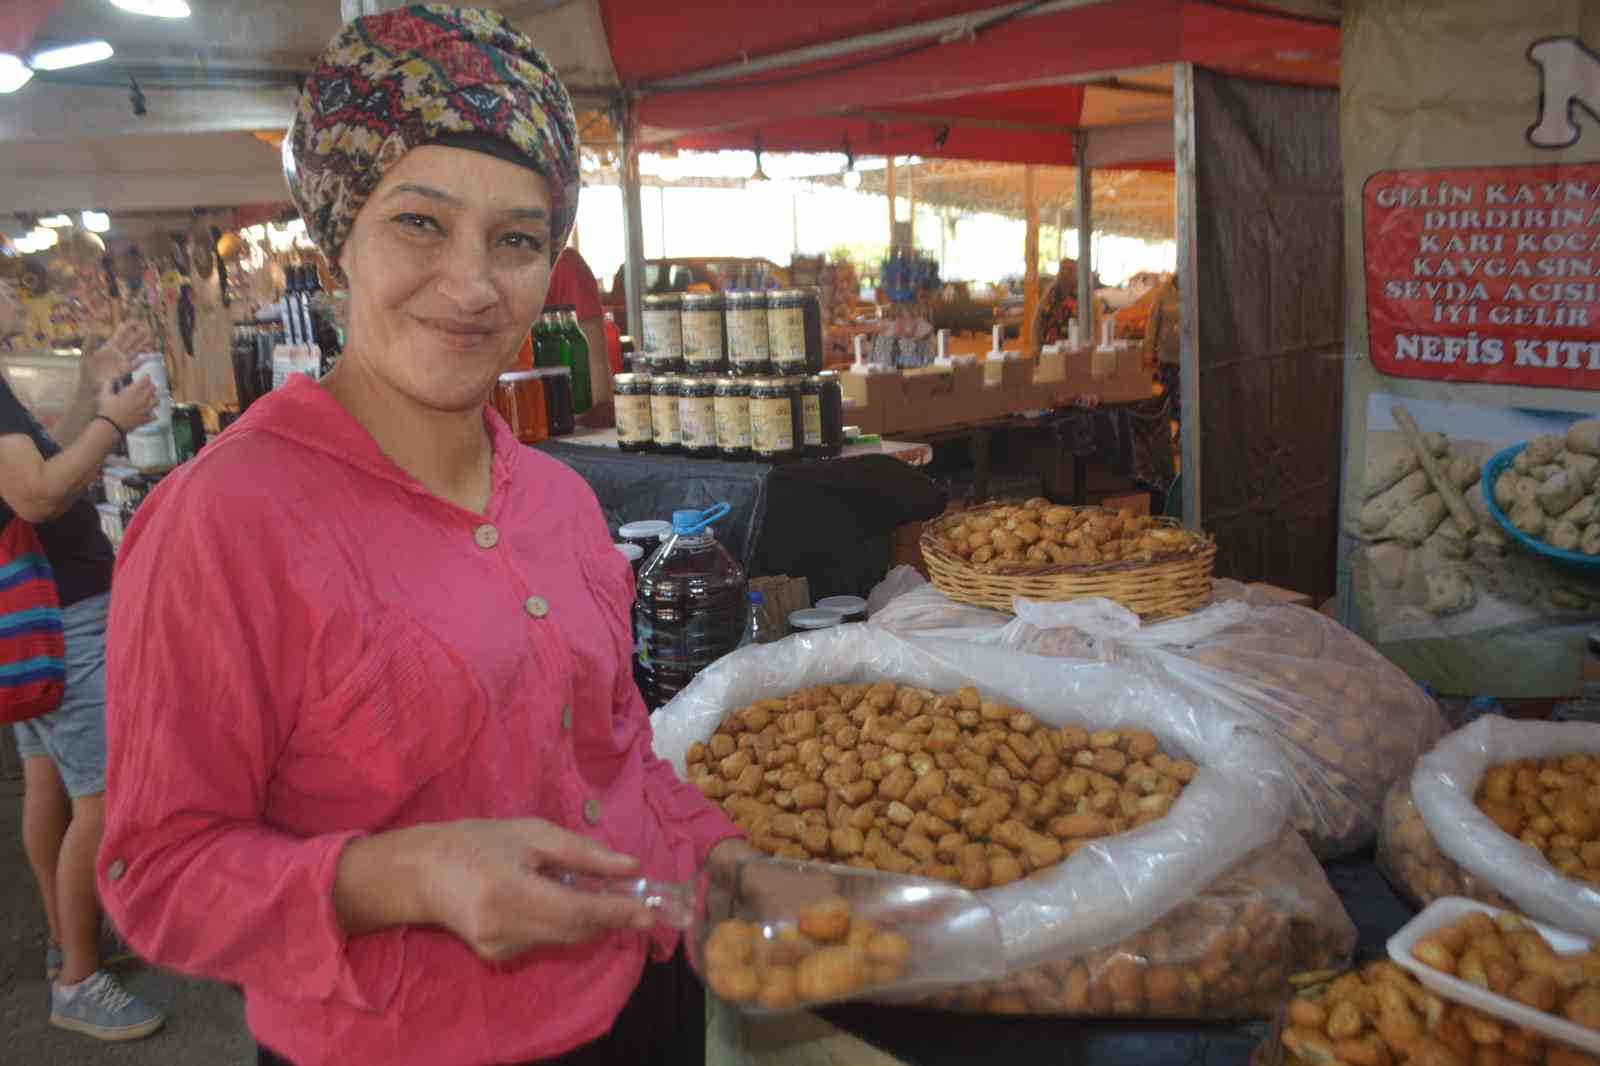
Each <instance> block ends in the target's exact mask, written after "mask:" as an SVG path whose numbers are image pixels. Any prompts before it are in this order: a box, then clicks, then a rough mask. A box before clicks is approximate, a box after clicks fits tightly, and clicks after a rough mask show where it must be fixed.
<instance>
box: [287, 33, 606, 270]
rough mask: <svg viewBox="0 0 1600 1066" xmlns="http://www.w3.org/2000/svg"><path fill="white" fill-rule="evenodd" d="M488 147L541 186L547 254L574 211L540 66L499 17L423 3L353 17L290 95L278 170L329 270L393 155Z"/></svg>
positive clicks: (556, 117)
mask: <svg viewBox="0 0 1600 1066" xmlns="http://www.w3.org/2000/svg"><path fill="white" fill-rule="evenodd" d="M431 142H443V143H446V144H460V145H467V146H486V147H488V148H490V149H491V150H493V149H499V150H498V151H494V154H495V155H500V156H502V157H503V158H509V159H512V160H513V161H515V162H518V163H522V164H523V165H525V166H527V167H529V168H530V169H532V170H534V171H536V172H538V173H539V174H542V175H543V176H544V177H545V178H546V179H547V180H548V181H549V182H550V194H551V207H552V215H553V217H552V218H551V220H550V237H551V242H550V254H551V258H552V260H553V259H554V257H555V256H556V255H559V254H560V251H561V249H562V247H564V246H565V245H566V243H567V235H568V234H569V233H570V232H571V231H572V224H573V221H574V220H575V219H576V217H577V212H578V189H579V185H580V181H579V172H578V126H577V122H576V120H575V119H574V118H573V115H572V101H571V100H570V99H568V97H567V90H566V88H565V87H564V86H563V85H562V84H561V79H560V78H558V77H557V76H556V72H555V68H554V67H552V66H551V65H550V62H549V60H547V59H545V57H544V55H543V54H541V53H540V52H539V50H538V49H536V48H535V47H534V46H533V42H532V41H530V40H529V39H528V38H527V37H526V36H525V35H524V34H523V33H522V32H521V31H519V30H517V29H516V27H514V26H512V25H511V23H510V22H508V21H506V19H505V17H504V16H503V15H501V14H499V13H498V12H494V11H484V10H479V9H477V8H455V7H449V6H447V5H444V4H426V5H417V6H414V7H408V8H404V9H402V10H399V11H391V12H388V13H386V14H382V15H371V16H368V17H366V18H359V19H355V20H353V21H351V22H349V23H347V24H346V25H345V27H344V28H343V29H341V30H340V31H339V33H338V34H337V35H336V36H335V37H334V39H333V41H332V43H331V44H329V46H328V50H327V51H326V52H324V53H323V55H322V57H321V58H320V59H318V60H317V64H316V66H315V67H314V68H313V69H312V71H311V76H310V77H309V78H308V79H307V80H306V84H305V88H304V90H303V91H302V92H301V93H300V102H299V104H298V106H297V107H296V109H295V117H294V122H293V125H291V127H290V129H289V135H288V136H287V137H285V138H284V142H283V170H284V176H285V177H286V178H287V179H288V182H289V192H290V194H291V195H292V196H293V197H294V202H295V206H296V207H298V208H299V209H300V216H301V217H302V218H303V219H305V223H306V229H307V231H308V232H309V233H310V236H311V239H312V240H314V241H315V242H316V244H317V247H318V248H320V249H322V253H323V254H324V255H326V256H327V257H328V261H329V263H330V264H332V265H334V266H335V269H336V270H337V264H338V260H339V254H340V252H341V251H342V250H343V248H344V242H345V240H346V239H347V238H348V237H349V236H350V227H351V226H352V225H353V224H354V223H355V218H356V214H357V212H359V211H360V210H361V206H362V205H363V204H364V203H366V201H367V197H369V196H371V195H372V190H373V189H375V188H377V186H378V183H379V181H381V180H382V178H383V175H384V172H385V171H387V170H388V169H389V168H390V167H391V166H393V165H394V164H395V162H396V161H398V160H399V159H400V157H401V156H403V155H405V154H406V152H408V151H410V150H411V149H413V148H416V147H418V146H419V145H424V144H428V143H431Z"/></svg>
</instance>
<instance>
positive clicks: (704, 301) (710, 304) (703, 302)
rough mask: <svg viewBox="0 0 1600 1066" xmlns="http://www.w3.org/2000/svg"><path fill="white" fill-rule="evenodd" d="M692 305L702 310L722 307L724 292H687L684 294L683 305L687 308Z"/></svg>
mask: <svg viewBox="0 0 1600 1066" xmlns="http://www.w3.org/2000/svg"><path fill="white" fill-rule="evenodd" d="M691 305H692V306H693V307H694V308H695V309H696V310H700V311H705V310H709V309H711V308H715V307H721V306H722V294H721V293H720V292H686V293H684V294H683V306H684V308H685V309H687V308H689V307H690V306H691Z"/></svg>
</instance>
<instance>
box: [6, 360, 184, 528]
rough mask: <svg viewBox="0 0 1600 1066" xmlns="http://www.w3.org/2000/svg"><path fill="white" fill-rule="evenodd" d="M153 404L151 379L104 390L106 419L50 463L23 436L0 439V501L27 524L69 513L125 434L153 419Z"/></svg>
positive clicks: (101, 402)
mask: <svg viewBox="0 0 1600 1066" xmlns="http://www.w3.org/2000/svg"><path fill="white" fill-rule="evenodd" d="M155 405H156V393H155V387H154V386H153V385H151V384H150V383H149V382H148V381H140V382H136V383H135V384H134V385H133V386H131V387H130V388H127V389H124V390H123V391H122V392H112V391H111V385H110V384H106V385H104V386H102V387H101V390H100V395H99V397H98V402H97V411H98V413H99V414H100V415H103V416H104V418H103V419H102V418H91V420H90V423H89V426H88V428H87V429H84V430H83V431H82V432H80V433H79V434H78V435H77V439H76V440H74V441H73V442H72V443H71V444H69V445H68V446H67V447H65V448H63V449H62V450H61V451H60V452H58V453H56V454H55V455H53V456H51V457H50V458H49V459H46V458H45V457H44V455H43V453H41V452H40V451H39V448H38V445H36V444H34V442H33V438H32V437H29V436H28V435H27V434H25V433H8V434H6V435H5V436H0V499H3V500H5V502H6V506H8V507H10V508H11V510H12V511H14V512H16V514H17V516H18V517H19V518H21V519H22V520H23V521H24V522H32V523H35V524H37V523H39V522H48V521H50V520H51V519H52V518H58V517H60V516H61V515H63V514H65V513H66V511H67V509H68V508H70V507H71V506H72V504H73V502H74V501H76V500H77V498H78V497H79V496H80V495H82V493H83V490H84V489H86V488H88V487H89V485H90V483H91V482H93V481H94V479H95V477H96V475H98V474H99V473H100V464H101V463H103V462H104V461H105V458H106V456H107V455H110V454H111V449H112V448H114V447H116V445H117V444H118V443H119V442H120V440H121V438H122V435H123V434H125V433H127V432H128V431H129V430H131V429H133V428H134V427H135V426H138V425H140V424H141V423H143V422H144V421H145V419H147V418H149V417H150V412H151V411H153V410H155ZM105 419H109V420H110V422H111V423H115V427H113V426H112V425H111V424H109V423H108V422H107V421H105ZM118 430H121V433H119V432H118Z"/></svg>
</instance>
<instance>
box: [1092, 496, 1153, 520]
mask: <svg viewBox="0 0 1600 1066" xmlns="http://www.w3.org/2000/svg"><path fill="white" fill-rule="evenodd" d="M1095 506H1097V507H1106V508H1109V509H1111V510H1113V511H1120V510H1122V509H1123V508H1127V509H1128V510H1130V511H1132V512H1133V513H1134V514H1138V515H1147V514H1149V513H1150V494H1149V493H1148V492H1124V493H1119V494H1118V495H1116V496H1106V497H1104V498H1103V499H1101V500H1100V501H1099V502H1098V503H1096V504H1095Z"/></svg>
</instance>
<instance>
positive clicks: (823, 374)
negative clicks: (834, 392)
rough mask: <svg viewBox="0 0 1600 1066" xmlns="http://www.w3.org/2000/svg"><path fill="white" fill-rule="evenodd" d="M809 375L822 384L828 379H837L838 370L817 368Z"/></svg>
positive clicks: (828, 380)
mask: <svg viewBox="0 0 1600 1066" xmlns="http://www.w3.org/2000/svg"><path fill="white" fill-rule="evenodd" d="M811 376H812V377H814V378H816V379H817V380H818V381H820V382H822V383H823V384H824V385H826V384H827V383H828V382H830V381H838V380H839V372H838V371H837V370H819V371H817V372H816V373H815V374H812V375H811Z"/></svg>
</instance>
